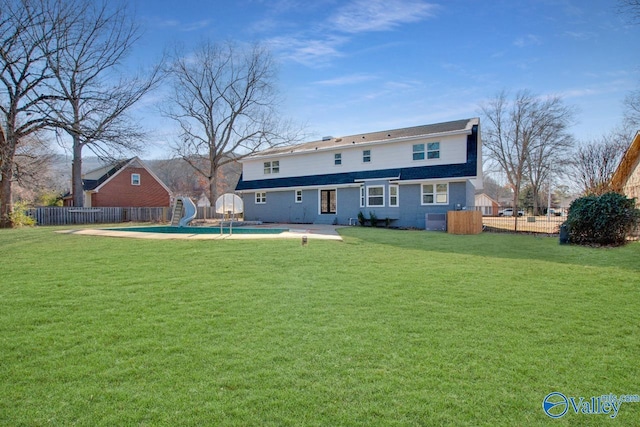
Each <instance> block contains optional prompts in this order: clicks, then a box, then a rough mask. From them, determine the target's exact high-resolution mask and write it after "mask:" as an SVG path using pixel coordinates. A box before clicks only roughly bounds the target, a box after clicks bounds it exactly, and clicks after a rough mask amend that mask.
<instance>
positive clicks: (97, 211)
mask: <svg viewBox="0 0 640 427" xmlns="http://www.w3.org/2000/svg"><path fill="white" fill-rule="evenodd" d="M26 213H27V215H29V216H30V217H31V218H33V219H34V220H35V221H36V224H38V225H68V224H106V223H118V222H127V221H134V222H165V221H168V220H169V219H170V218H169V217H170V216H171V208H168V207H166V208H162V207H160V208H74V207H64V208H59V207H40V208H32V209H27V211H26Z"/></svg>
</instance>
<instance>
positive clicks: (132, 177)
mask: <svg viewBox="0 0 640 427" xmlns="http://www.w3.org/2000/svg"><path fill="white" fill-rule="evenodd" d="M134 177H138V182H137V183H136V180H135V179H134ZM140 182H141V178H140V174H139V173H132V174H131V185H136V186H138V185H140Z"/></svg>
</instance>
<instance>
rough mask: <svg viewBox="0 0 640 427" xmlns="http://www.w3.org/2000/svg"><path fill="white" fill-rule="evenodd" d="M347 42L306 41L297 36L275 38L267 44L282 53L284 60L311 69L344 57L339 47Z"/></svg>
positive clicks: (339, 38) (332, 39)
mask: <svg viewBox="0 0 640 427" xmlns="http://www.w3.org/2000/svg"><path fill="white" fill-rule="evenodd" d="M345 42H346V40H345V39H343V38H341V37H329V38H326V39H304V38H298V37H296V36H282V37H274V38H271V39H269V40H267V41H266V42H265V43H266V44H267V45H268V46H270V47H271V48H272V49H273V50H275V51H279V52H281V53H280V55H281V57H283V58H284V59H289V60H292V61H295V62H298V63H301V64H304V65H307V66H309V67H321V66H324V65H326V64H327V63H328V62H329V61H330V60H332V59H334V58H338V57H340V56H342V53H341V52H340V51H338V47H339V46H340V45H342V44H343V43H345Z"/></svg>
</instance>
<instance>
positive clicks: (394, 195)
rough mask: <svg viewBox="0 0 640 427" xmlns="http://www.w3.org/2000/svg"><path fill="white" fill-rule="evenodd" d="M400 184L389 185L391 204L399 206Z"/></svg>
mask: <svg viewBox="0 0 640 427" xmlns="http://www.w3.org/2000/svg"><path fill="white" fill-rule="evenodd" d="M398 205H399V203H398V186H397V185H390V186H389V206H391V207H398Z"/></svg>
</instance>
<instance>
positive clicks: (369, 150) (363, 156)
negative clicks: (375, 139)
mask: <svg viewBox="0 0 640 427" xmlns="http://www.w3.org/2000/svg"><path fill="white" fill-rule="evenodd" d="M365 151H368V152H369V155H368V156H366V157H369V160H368V161H365V160H364V158H365V154H364V153H365ZM371 155H372V153H371V149H368V150H362V163H371V162H372V159H371Z"/></svg>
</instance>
